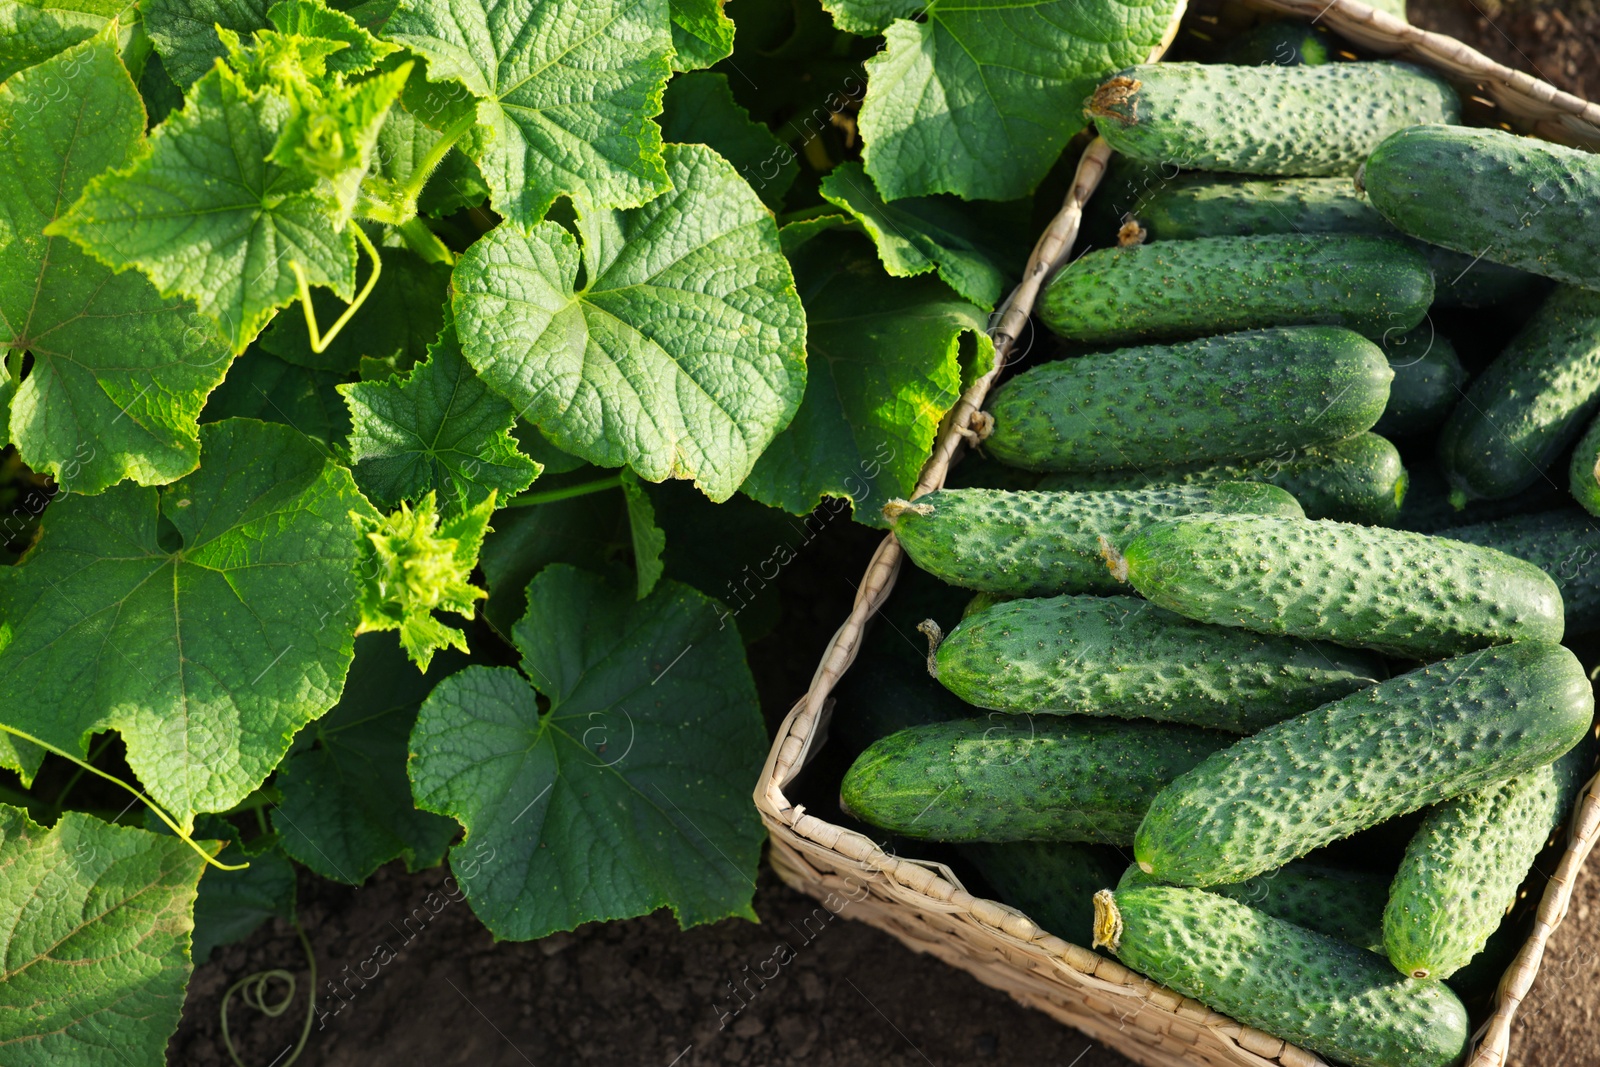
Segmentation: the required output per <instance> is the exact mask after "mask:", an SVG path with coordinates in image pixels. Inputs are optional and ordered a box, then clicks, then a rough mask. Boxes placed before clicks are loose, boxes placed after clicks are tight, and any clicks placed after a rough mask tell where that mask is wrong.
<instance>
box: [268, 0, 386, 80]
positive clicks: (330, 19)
mask: <svg viewBox="0 0 1600 1067" xmlns="http://www.w3.org/2000/svg"><path fill="white" fill-rule="evenodd" d="M267 19H268V21H270V22H271V23H272V24H273V25H274V26H276V27H277V28H278V30H279V32H281V33H284V34H289V35H292V36H297V37H311V38H321V39H323V40H328V41H339V42H341V43H342V44H343V45H344V46H345V47H343V48H341V49H340V50H338V51H337V52H334V53H333V54H331V55H330V56H328V70H329V71H331V72H332V73H335V74H361V73H364V72H366V71H369V70H371V69H372V68H373V67H375V66H377V65H378V63H379V61H380V60H382V59H383V58H384V57H385V56H389V55H393V54H394V53H395V52H398V51H399V50H400V46H399V45H394V44H390V43H389V42H388V41H380V40H378V39H377V38H376V37H374V36H372V35H371V34H370V33H368V32H367V31H366V30H365V29H364V28H363V27H362V26H361V25H360V24H359V23H358V22H356V20H355V19H353V18H351V17H350V16H349V15H348V14H346V13H345V12H343V11H334V10H332V9H331V8H329V7H328V6H327V5H326V4H324V3H322V0H278V3H275V4H273V5H272V7H270V8H269V9H268V10H267Z"/></svg>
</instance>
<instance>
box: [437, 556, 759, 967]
mask: <svg viewBox="0 0 1600 1067" xmlns="http://www.w3.org/2000/svg"><path fill="white" fill-rule="evenodd" d="M721 614H722V613H721V612H720V611H719V610H718V608H717V605H716V603H715V602H714V601H712V600H710V599H708V598H707V597H705V596H703V595H701V594H700V593H697V592H695V591H694V590H693V589H690V588H689V587H688V586H685V585H680V584H678V583H677V582H671V581H664V582H662V583H660V584H659V585H658V586H657V587H656V590H655V592H654V593H652V594H651V595H650V596H649V597H647V598H646V599H644V600H643V601H636V600H635V598H634V589H633V588H632V584H631V583H628V584H623V583H621V582H607V581H606V580H604V579H602V578H600V577H598V576H596V575H593V574H589V573H586V572H584V571H580V570H577V569H575V568H573V567H569V566H566V565H562V564H557V565H554V566H551V567H548V568H546V569H545V570H544V571H542V572H541V573H540V574H539V576H538V577H537V578H535V579H534V580H533V582H532V584H530V585H529V587H528V613H527V615H525V616H524V617H523V619H522V621H520V622H519V623H517V625H516V628H515V639H516V645H517V648H518V650H519V651H520V652H521V653H522V664H521V666H522V671H521V672H520V673H519V672H518V671H517V670H514V669H512V668H510V667H468V668H467V669H466V670H464V671H462V672H460V673H459V674H455V675H452V676H450V677H449V678H446V679H445V680H444V681H443V682H441V683H440V684H439V687H438V688H437V689H435V690H434V691H433V694H432V695H431V696H430V697H428V699H427V701H426V702H425V703H424V704H423V705H422V711H421V713H420V714H419V715H418V717H417V726H416V729H415V730H414V731H413V732H412V735H411V749H412V758H411V764H410V773H411V783H412V791H413V793H414V794H415V796H416V798H417V803H418V805H419V806H421V807H424V808H428V809H431V810H433V811H438V812H440V813H443V814H450V815H453V816H455V817H456V818H457V819H459V820H460V821H461V823H462V824H463V825H464V826H465V827H466V828H467V838H466V840H464V841H463V842H462V843H461V844H459V845H457V846H456V847H455V849H454V850H452V852H451V866H452V868H453V869H454V871H455V874H456V877H457V879H459V881H460V883H461V885H462V887H463V888H464V889H465V891H466V895H467V899H468V900H469V901H470V902H471V904H472V909H473V911H474V912H476V913H477V915H478V917H479V918H480V919H482V920H483V922H484V924H485V925H486V926H488V927H489V929H490V930H491V931H493V932H494V934H495V936H496V937H501V938H509V939H514V940H527V939H530V938H536V937H543V936H544V935H545V934H549V933H552V932H554V931H556V930H570V929H572V928H573V927H575V926H577V925H578V924H580V923H585V922H590V921H592V920H597V919H620V918H626V917H629V916H634V915H643V914H645V913H647V912H651V911H654V910H655V909H657V908H662V907H666V908H670V909H672V912H673V914H674V915H675V916H676V917H677V919H678V922H679V923H680V924H681V925H683V926H685V927H687V926H693V925H695V924H698V923H705V922H712V921H714V920H717V919H721V918H724V917H726V916H729V915H739V916H743V917H745V918H750V919H753V918H754V917H755V915H754V913H753V912H752V911H751V908H750V898H751V894H752V892H753V891H754V889H755V881H754V879H755V870H756V860H757V858H758V856H759V855H760V850H761V837H762V832H761V823H760V821H759V820H758V819H757V818H756V814H755V809H754V808H753V807H752V806H751V804H750V796H749V794H750V790H751V789H752V788H753V787H754V785H755V781H756V777H757V775H758V773H759V771H760V767H761V759H762V754H763V752H764V751H765V749H766V731H765V730H764V729H763V728H762V724H761V713H760V710H759V707H758V704H757V701H756V692H755V685H754V682H753V681H752V680H751V677H750V671H749V668H748V667H746V666H745V661H744V651H743V649H742V648H741V647H740V644H739V636H738V632H737V630H736V629H735V628H734V627H732V626H724V625H722V624H721V623H720V622H719V618H718V616H719V615H721ZM536 691H537V692H536ZM541 693H542V694H543V695H544V697H545V698H546V699H547V700H548V701H549V710H548V711H545V712H542V713H541V711H540V705H539V694H541Z"/></svg>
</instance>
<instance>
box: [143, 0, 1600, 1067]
mask: <svg viewBox="0 0 1600 1067" xmlns="http://www.w3.org/2000/svg"><path fill="white" fill-rule="evenodd" d="M1480 2H1481V0H1480ZM1412 18H1413V20H1414V21H1416V22H1417V23H1418V24H1420V25H1423V26H1425V27H1427V28H1430V29H1437V30H1441V31H1443V32H1447V33H1450V34H1452V35H1454V36H1456V37H1459V38H1461V39H1462V40H1464V41H1466V42H1467V43H1469V44H1471V45H1472V46H1473V47H1476V48H1478V49H1480V50H1481V51H1484V52H1486V53H1487V54H1489V55H1491V56H1493V57H1495V58H1496V59H1498V60H1500V61H1501V62H1504V63H1506V64H1507V65H1509V66H1513V67H1516V68H1518V69H1521V70H1526V71H1528V72H1530V73H1533V74H1536V75H1537V76H1540V77H1542V78H1544V79H1545V80H1547V81H1550V82H1553V83H1554V84H1556V85H1558V86H1560V87H1561V88H1563V89H1567V90H1569V91H1571V92H1574V93H1578V94H1580V95H1584V96H1587V97H1588V98H1590V99H1596V98H1600V11H1597V10H1596V9H1594V8H1591V7H1585V6H1573V5H1562V6H1561V7H1560V8H1549V9H1546V10H1535V9H1531V8H1528V7H1524V6H1506V7H1502V6H1498V5H1496V6H1495V7H1493V8H1489V7H1480V6H1478V5H1476V4H1474V3H1473V0H1413V3H1412ZM844 536H845V540H846V541H848V542H849V545H848V547H847V548H843V547H842V546H841V547H839V548H834V549H830V550H828V551H829V554H830V555H833V554H838V555H840V556H844V557H849V559H841V560H838V561H832V560H830V562H838V563H840V564H841V565H840V566H839V567H838V568H837V569H834V568H830V570H832V571H833V573H836V574H842V575H844V576H845V577H841V578H840V580H839V583H838V585H837V588H832V589H817V588H805V589H798V590H784V594H785V595H784V597H783V599H784V601H785V603H786V605H788V606H789V607H788V608H787V610H789V611H790V612H791V614H792V613H794V612H795V611H797V610H798V611H800V612H803V613H804V615H805V616H807V617H806V618H801V619H797V618H793V617H791V618H788V619H786V620H785V624H784V625H781V626H780V627H779V629H778V630H777V631H776V632H775V633H773V634H772V635H771V636H769V637H767V638H765V639H763V640H761V641H758V642H757V643H756V644H755V645H754V646H753V647H752V649H751V661H752V666H753V667H754V669H755V671H756V674H757V678H758V683H759V687H760V690H761V695H762V698H763V703H764V705H765V706H766V711H767V714H768V717H769V719H775V718H776V717H778V716H780V715H781V714H782V713H783V712H784V711H786V710H787V705H788V702H789V701H790V700H792V699H793V698H794V697H795V696H797V695H798V694H799V693H800V692H801V691H802V690H803V689H804V687H805V685H806V682H807V679H808V678H809V676H810V673H811V670H812V668H813V666H814V664H815V663H816V661H817V657H818V654H819V652H820V649H821V644H822V642H823V641H824V640H825V638H826V636H827V635H828V634H830V633H831V632H832V630H833V628H834V626H835V625H837V622H838V620H839V619H841V618H842V617H843V615H844V611H845V606H846V605H847V604H848V602H849V597H850V596H851V587H850V582H851V581H852V580H853V578H854V576H855V575H858V574H859V573H860V571H861V567H860V566H859V562H864V560H865V554H866V553H867V552H869V551H870V548H871V544H872V541H873V538H871V537H869V536H862V535H861V534H859V533H857V534H851V535H844ZM858 557H859V562H858V559H857V558H858ZM796 570H797V571H801V570H803V568H796ZM814 573H815V572H813V574H814ZM793 580H796V581H801V580H805V581H809V580H810V579H808V578H804V577H803V576H802V575H800V574H796V575H795V576H794V579H793ZM794 605H800V607H799V608H798V609H797V608H795V607H794ZM1593 866H1594V865H1593V864H1591V873H1588V874H1585V875H1584V876H1583V878H1582V879H1581V880H1580V881H1579V885H1578V891H1577V895H1576V897H1575V899H1574V901H1573V906H1572V911H1571V914H1570V915H1569V917H1568V920H1567V922H1566V924H1565V925H1564V926H1563V927H1562V928H1561V929H1560V931H1558V933H1557V934H1556V936H1555V937H1554V938H1553V940H1552V941H1551V943H1550V947H1549V950H1548V952H1547V954H1546V956H1545V960H1544V967H1543V970H1542V972H1541V974H1540V978H1539V981H1538V984H1537V985H1536V986H1535V987H1534V990H1533V992H1532V995H1531V996H1530V997H1529V998H1528V1000H1527V1002H1526V1004H1525V1005H1524V1007H1523V1010H1522V1012H1521V1014H1520V1015H1519V1017H1518V1023H1517V1032H1516V1036H1515V1041H1514V1044H1513V1049H1512V1060H1511V1063H1512V1064H1513V1065H1515V1067H1553V1065H1560V1067H1600V1019H1597V1018H1596V1015H1597V1013H1600V878H1597V876H1596V875H1595V874H1594V873H1592V872H1593ZM446 873H447V872H446V871H445V870H444V869H443V868H441V869H438V870H433V871H424V872H421V873H418V874H407V873H405V871H404V870H403V869H402V868H399V867H397V866H394V865H391V866H390V867H387V868H385V869H383V870H381V871H379V872H378V873H377V874H376V875H375V876H374V877H373V878H372V879H371V880H370V881H369V882H368V883H367V885H365V886H363V887H361V888H359V889H354V888H350V887H347V886H341V885H336V884H333V883H329V882H325V881H322V880H320V879H316V878H313V877H309V876H308V877H305V878H304V879H303V881H302V884H301V893H300V901H301V904H300V914H301V920H302V922H303V924H304V927H305V929H306V931H307V932H308V934H309V936H310V938H311V941H312V944H313V945H314V946H315V948H316V953H317V968H318V975H319V978H318V987H319V988H318V1016H317V1018H316V1020H315V1021H314V1022H313V1023H312V1029H311V1032H310V1037H309V1040H308V1042H307V1045H306V1049H305V1052H304V1054H303V1055H302V1056H301V1058H300V1060H299V1062H300V1063H301V1064H305V1065H308V1067H344V1065H352V1067H353V1065H357V1064H360V1065H366V1064H372V1063H379V1064H385V1065H394V1067H408V1065H412V1064H416V1065H426V1067H435V1065H438V1067H444V1065H448V1064H473V1065H474V1067H491V1065H506V1067H511V1065H521V1064H532V1065H538V1067H547V1065H552V1064H553V1065H566V1064H578V1063H581V1064H596V1065H612V1064H615V1065H630V1067H632V1065H643V1067H674V1065H676V1067H691V1065H695V1064H708V1063H727V1064H749V1065H758V1064H759V1065H780V1064H805V1065H806V1067H868V1065H874V1067H877V1065H882V1067H891V1065H900V1064H903V1065H928V1067H932V1065H936V1064H937V1065H944V1064H967V1063H986V1064H994V1065H996V1067H1005V1065H1017V1067H1023V1065H1027V1067H1045V1065H1049V1067H1119V1065H1126V1064H1127V1063H1128V1062H1129V1061H1127V1060H1125V1059H1123V1058H1122V1057H1120V1056H1118V1055H1116V1054H1114V1053H1112V1052H1110V1051H1108V1050H1106V1049H1104V1048H1101V1047H1098V1046H1095V1045H1094V1044H1093V1043H1092V1042H1090V1041H1089V1039H1088V1038H1086V1037H1084V1036H1083V1035H1082V1034H1079V1033H1078V1032H1076V1031H1074V1030H1070V1029H1067V1028H1065V1027H1063V1026H1061V1025H1059V1024H1057V1023H1055V1022H1054V1021H1052V1020H1051V1019H1049V1018H1048V1017H1046V1016H1044V1015H1042V1014H1039V1013H1036V1012H1033V1011H1030V1010H1028V1009H1025V1008H1022V1007H1020V1006H1018V1005H1017V1004H1015V1003H1013V1002H1012V1001H1011V1000H1010V999H1009V998H1007V997H1006V996H1005V995H1003V994H1001V993H998V992H995V991H993V990H990V989H988V988H987V987H985V986H982V985H980V984H979V983H978V982H977V981H976V980H974V979H972V978H970V977H968V976H967V975H965V974H964V973H962V972H959V971H956V970H953V969H951V968H949V967H947V966H945V965H944V964H942V963H940V962H938V961H936V960H934V959H932V958H929V957H926V956H920V955H917V954H915V953H912V952H911V951H909V950H907V949H905V948H903V947H902V946H901V945H900V944H899V943H898V942H896V941H894V940H893V939H892V938H890V937H888V936H887V935H884V934H881V933H879V932H877V931H876V930H873V929H871V928H870V927H867V926H865V925H863V924H860V923H854V922H849V921H841V920H840V919H830V920H828V921H826V922H823V921H821V920H822V917H825V916H827V914H828V913H827V912H826V911H818V910H817V904H816V902H814V901H812V900H810V899H808V898H805V897H802V896H800V895H799V894H797V893H794V892H793V891H791V890H789V889H788V888H787V887H785V886H783V885H782V884H780V883H779V882H778V881H777V879H776V878H775V877H774V876H773V875H772V874H771V872H770V871H764V872H763V873H762V875H761V879H760V885H759V888H758V889H757V892H756V901H755V906H756V911H757V913H758V914H759V915H760V916H761V920H762V921H761V923H760V924H753V923H748V922H743V921H737V920H730V921H727V922H722V923H718V924H716V925H713V926H709V927H702V928H699V929H695V930H690V931H687V932H680V931H679V930H678V929H677V925H676V923H674V922H673V920H672V919H671V917H670V916H668V915H666V914H664V913H663V914H658V915H652V916H649V917H646V918H643V919H636V920H632V921H628V922H618V923H608V924H591V925H589V926H585V927H582V928H580V929H579V930H577V931H575V932H574V933H571V934H558V935H556V936H554V937H550V938H547V939H545V940H543V941H539V942H534V943H502V944H498V945H497V944H495V943H494V941H493V939H492V938H491V937H490V936H489V934H488V932H487V931H486V930H485V929H484V928H483V926H482V925H481V924H480V923H479V922H478V921H477V919H475V918H474V917H473V915H472V913H471V911H470V910H469V909H468V907H467V905H466V903H465V902H464V901H452V900H450V898H449V897H448V896H446V895H444V891H443V885H444V880H445V877H446ZM848 917H849V910H848V908H846V909H845V911H844V912H843V913H842V915H841V919H848ZM408 918H409V920H410V921H409V922H408V921H407V920H408ZM380 946H383V948H385V949H386V950H387V951H385V952H382V953H380V952H379V948H380ZM390 954H392V956H393V958H392V959H390V958H389V956H390ZM377 959H384V960H387V962H386V963H383V964H382V965H379V964H377V963H376V962H375V960H377ZM280 967H281V968H287V969H289V970H292V971H295V972H296V973H297V974H299V975H300V976H301V980H302V981H303V980H304V957H303V954H302V950H301V948H300V945H299V942H298V940H297V938H296V936H295V934H294V932H293V929H292V928H291V927H289V926H288V925H287V924H284V923H282V922H274V923H272V924H269V925H268V926H266V927H263V928H262V929H261V930H259V931H257V933H256V934H255V935H254V936H252V937H250V938H248V939H247V940H245V941H244V942H241V943H240V944H236V945H232V946H229V947H227V948H224V949H221V950H219V951H218V952H217V953H216V955H215V957H214V958H213V959H212V960H211V962H209V963H207V964H205V965H204V966H201V967H199V968H198V969H197V970H196V972H195V976H194V980H193V982H192V984H191V986H190V996H189V1000H188V1003H187V1005H186V1010H185V1014H184V1018H183V1022H182V1024H181V1025H180V1027H179V1030H178V1033H177V1034H176V1035H175V1036H174V1037H173V1040H172V1043H171V1046H170V1062H171V1063H173V1064H182V1065H189V1067H225V1065H227V1064H228V1063H229V1062H230V1060H229V1057H228V1055H227V1053H226V1051H225V1050H224V1047H223V1044H222V1040H221V1030H220V1025H219V1020H218V1009H219V1007H220V1005H221V1002H222V998H223V994H224V991H225V990H226V989H227V988H228V986H229V985H231V984H232V983H233V982H235V981H237V980H238V979H240V978H242V977H244V976H245V975H247V974H250V973H252V972H256V971H261V970H266V969H271V968H280ZM762 972H764V973H765V974H766V975H773V974H774V972H775V973H776V977H771V978H769V979H766V980H763V978H761V977H759V974H761V973H762ZM363 974H364V975H366V976H369V977H365V978H364V977H362V975H363ZM281 992H282V987H281V986H275V987H274V990H273V992H271V993H269V994H268V999H274V998H276V997H277V996H279V995H281ZM303 996H304V987H303V986H302V987H301V991H300V998H299V999H297V1002H296V1004H295V1005H294V1006H293V1007H291V1008H290V1009H289V1010H288V1011H287V1012H285V1013H284V1014H283V1015H281V1016H279V1017H276V1018H267V1017H264V1016H261V1015H259V1014H258V1013H256V1012H254V1011H252V1010H251V1009H250V1008H248V1007H246V1006H245V1005H244V1004H243V1003H242V1002H241V1001H240V998H238V997H235V999H234V1003H233V1006H232V1009H231V1015H230V1029H231V1031H232V1033H233V1035H234V1038H235V1042H236V1045H237V1047H238V1050H239V1054H240V1057H241V1059H242V1061H243V1063H244V1064H246V1065H247V1067H278V1065H281V1064H282V1063H284V1062H285V1060H287V1058H288V1056H289V1051H290V1049H291V1048H292V1046H293V1045H294V1043H295V1041H296V1039H297V1037H298V1035H299V1031H300V1026H301V1020H302V1019H303V1018H304V1015H303V1011H302V1005H303V1004H304V1000H303Z"/></svg>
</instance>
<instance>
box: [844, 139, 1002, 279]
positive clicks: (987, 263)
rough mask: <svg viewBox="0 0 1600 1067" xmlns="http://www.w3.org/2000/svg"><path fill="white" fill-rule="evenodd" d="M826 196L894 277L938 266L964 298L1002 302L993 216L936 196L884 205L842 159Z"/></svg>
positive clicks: (862, 176)
mask: <svg viewBox="0 0 1600 1067" xmlns="http://www.w3.org/2000/svg"><path fill="white" fill-rule="evenodd" d="M822 198H823V199H824V200H826V201H828V203H830V204H834V205H836V206H838V207H841V208H844V209H845V210H846V211H848V212H849V213H850V214H851V215H852V216H853V217H854V218H855V219H856V221H858V222H859V223H860V224H861V226H862V227H863V228H864V229H865V230H866V231H867V233H868V234H869V235H870V236H871V237H872V243H873V244H875V245H877V246H878V258H879V259H880V260H882V261H883V266H884V269H885V270H887V271H888V272H889V274H890V276H892V277H895V278H910V277H913V276H915V275H918V274H926V273H928V272H929V271H933V270H937V271H938V272H939V278H940V279H941V280H942V281H943V282H944V283H945V284H946V285H948V286H950V288H952V289H954V290H955V291H956V293H957V294H958V295H959V296H961V297H962V298H964V299H966V300H970V301H972V302H973V303H974V304H977V305H979V306H980V307H985V308H992V307H994V306H995V304H996V302H997V301H999V299H1000V294H1001V293H1002V292H1003V291H1004V289H1005V285H1006V282H1007V281H1008V280H1009V279H1008V272H1006V271H1005V270H1002V269H1001V266H1000V264H1001V263H1003V262H1005V261H1006V260H1005V259H1004V258H1003V255H1004V251H1003V250H1000V249H996V248H995V247H994V242H993V240H992V237H993V235H994V233H995V226H994V223H993V220H992V219H991V218H988V217H985V215H983V214H980V213H979V212H978V211H977V210H976V209H975V207H974V206H972V205H963V204H959V203H955V202H951V201H949V200H945V199H942V198H938V197H919V198H917V199H913V200H896V201H895V202H894V203H892V204H889V203H885V202H884V199H883V197H881V196H879V195H878V190H877V189H876V188H875V187H874V186H873V184H872V179H871V178H869V177H867V173H866V171H865V170H864V169H863V168H862V166H861V164H859V163H841V164H839V165H838V166H837V167H835V168H833V170H831V171H829V172H828V176H827V177H826V178H824V179H822ZM986 238H987V239H986ZM1024 240H1025V239H1024ZM1024 247H1025V245H1023V244H1022V243H1021V242H1019V243H1018V244H1017V245H1015V246H1014V247H1013V248H1012V249H1010V250H1009V251H1010V252H1011V253H1013V255H1014V254H1015V253H1016V252H1017V250H1018V249H1021V248H1024Z"/></svg>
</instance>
